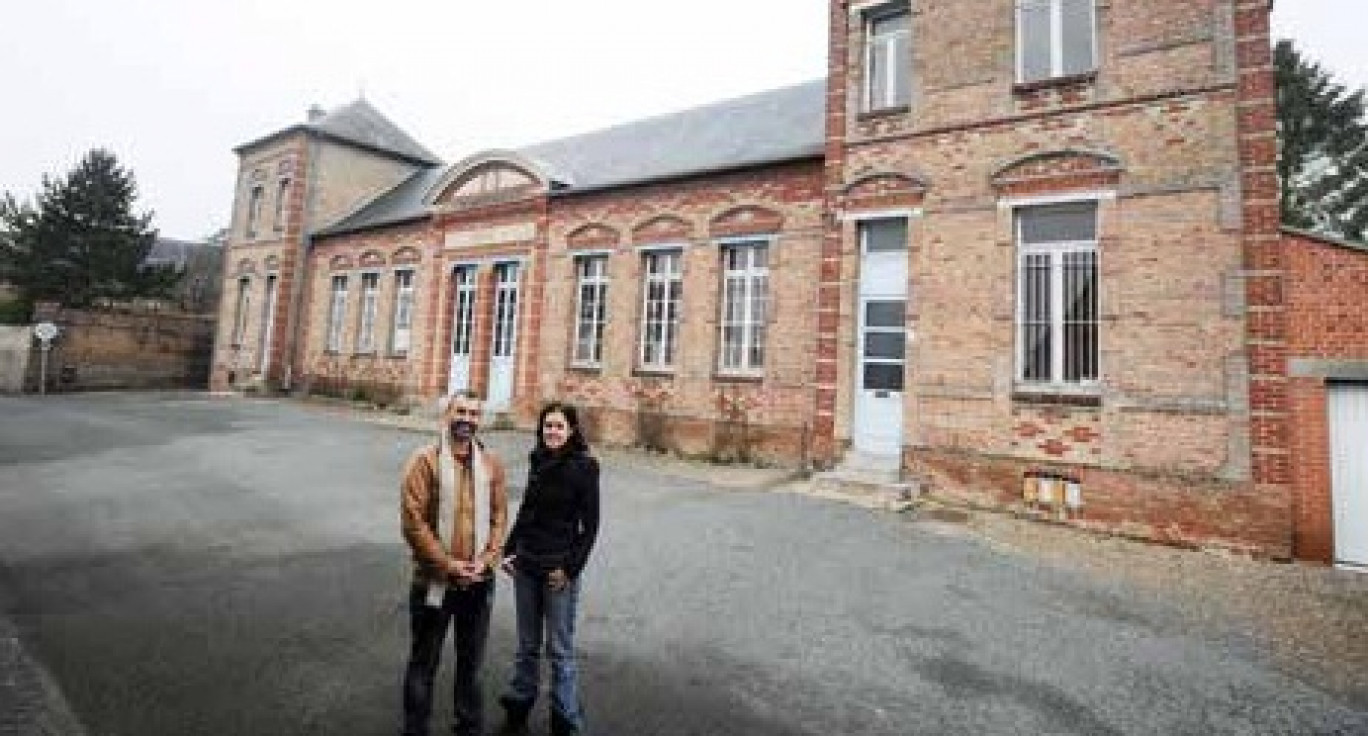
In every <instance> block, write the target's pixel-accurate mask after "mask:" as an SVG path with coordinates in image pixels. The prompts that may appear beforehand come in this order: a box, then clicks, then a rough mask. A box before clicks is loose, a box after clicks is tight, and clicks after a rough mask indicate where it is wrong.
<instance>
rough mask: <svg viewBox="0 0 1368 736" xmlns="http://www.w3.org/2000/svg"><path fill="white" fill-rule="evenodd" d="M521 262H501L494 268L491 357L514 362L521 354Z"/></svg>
mask: <svg viewBox="0 0 1368 736" xmlns="http://www.w3.org/2000/svg"><path fill="white" fill-rule="evenodd" d="M524 270H525V268H524V264H523V262H522V261H521V260H512V261H498V262H496V263H495V264H494V324H493V325H492V332H493V335H491V338H492V343H491V347H490V351H489V352H490V355H491V357H494V358H511V357H513V356H514V355H515V354H516V353H517V350H518V317H519V312H518V308H519V307H520V306H521V305H520V304H519V302H521V301H522V299H523V294H522V278H523V271H524Z"/></svg>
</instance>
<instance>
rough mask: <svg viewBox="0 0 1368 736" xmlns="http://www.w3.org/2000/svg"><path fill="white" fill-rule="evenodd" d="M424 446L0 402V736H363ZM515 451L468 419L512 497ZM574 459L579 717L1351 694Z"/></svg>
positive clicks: (103, 399) (521, 467) (1174, 717)
mask: <svg viewBox="0 0 1368 736" xmlns="http://www.w3.org/2000/svg"><path fill="white" fill-rule="evenodd" d="M390 424H393V425H403V424H412V421H411V420H396V421H392V422H390ZM426 439H427V438H426V436H425V435H424V433H421V432H414V431H410V430H406V429H404V428H403V427H401V426H384V425H380V424H376V423H373V422H369V421H363V417H362V416H360V415H359V414H358V413H356V412H353V411H351V410H350V409H346V408H339V407H335V406H319V405H302V404H299V403H295V402H289V401H274V400H252V399H242V398H233V397H209V396H206V395H196V394H91V395H80V396H70V395H68V396H51V397H46V398H44V399H39V398H37V397H31V398H0V605H2V606H3V607H4V613H5V614H6V616H5V618H6V619H7V621H8V623H6V624H5V625H4V628H0V713H4V714H5V715H3V716H0V734H10V733H16V734H28V733H35V734H37V733H79V732H82V731H81V729H84V732H85V733H90V734H111V735H115V734H117V735H121V736H122V735H125V734H126V735H129V736H133V735H136V736H155V735H158V734H177V735H179V736H184V735H188V734H313V733H318V734H323V733H328V734H339V733H345V734H391V733H394V732H395V731H396V724H397V722H398V705H399V703H398V684H399V678H400V671H401V668H402V666H403V662H404V653H405V649H406V646H407V630H406V626H407V620H406V616H405V613H404V611H403V607H402V600H403V595H404V592H405V585H406V572H407V561H406V555H405V550H404V548H403V545H402V543H401V542H400V537H399V532H398V523H397V511H396V494H397V487H396V485H397V478H398V474H399V470H400V468H401V466H402V464H403V461H404V459H405V458H406V457H407V455H408V454H409V452H410V451H411V450H412V449H414V448H416V447H417V446H419V445H420V444H422V443H423V442H425V441H426ZM528 441H529V438H528V436H527V435H525V434H521V433H516V432H500V433H492V434H490V435H489V442H490V444H491V446H493V447H494V448H496V449H497V450H498V451H500V452H502V453H503V454H504V456H505V457H506V459H507V460H508V461H509V463H510V466H511V469H512V474H511V477H512V478H513V479H514V481H515V483H514V484H515V486H516V485H520V482H519V481H520V479H521V477H522V476H523V474H524V473H525V472H526V464H525V461H524V455H525V453H526V451H527V449H528ZM604 459H605V473H604V477H603V493H604V525H603V533H602V537H601V541H600V546H599V548H598V549H597V551H596V552H595V555H594V558H593V560H592V561H591V564H590V568H589V570H588V572H587V573H586V577H585V580H584V590H583V593H582V609H581V618H580V626H579V639H580V646H581V654H582V657H581V662H582V673H583V674H582V676H583V678H584V690H585V697H586V700H587V710H588V713H589V716H590V719H591V726H592V730H593V732H594V733H596V734H661V735H662V736H666V735H669V736H674V735H685V734H698V735H700V736H701V735H703V734H709V735H712V734H794V735H798V734H871V735H875V734H877V735H883V734H887V735H889V736H891V735H893V734H910V733H937V734H941V733H945V734H955V733H963V734H1018V733H1021V734H1035V733H1051V734H1152V733H1164V734H1187V733H1193V734H1197V733H1200V734H1204V735H1205V734H1246V733H1260V734H1265V733H1268V734H1280V733H1286V734H1324V733H1344V734H1350V733H1368V701H1365V700H1364V699H1362V698H1360V697H1359V696H1358V695H1357V694H1356V693H1355V692H1353V691H1345V690H1344V689H1343V688H1339V689H1336V688H1334V687H1331V686H1329V684H1327V683H1325V682H1319V681H1317V680H1316V679H1315V678H1314V677H1311V676H1307V675H1306V674H1304V673H1297V672H1295V671H1289V670H1288V668H1286V667H1284V666H1282V665H1281V664H1280V662H1279V659H1278V657H1279V654H1278V652H1276V651H1273V650H1271V649H1270V648H1268V647H1267V645H1266V643H1265V641H1264V640H1262V639H1261V638H1260V637H1258V636H1256V635H1253V634H1252V633H1251V632H1250V631H1248V630H1247V629H1245V628H1244V627H1243V626H1242V625H1239V622H1238V621H1234V620H1233V621H1232V625H1231V626H1229V627H1224V626H1221V625H1219V623H1216V624H1213V623H1212V622H1210V621H1208V622H1206V623H1204V624H1203V625H1200V626H1199V625H1194V623H1193V618H1192V617H1191V616H1190V615H1188V614H1187V612H1186V611H1185V610H1184V608H1183V604H1182V602H1181V601H1179V600H1176V599H1170V598H1168V597H1166V596H1165V595H1164V594H1163V593H1162V591H1160V590H1157V589H1155V588H1148V587H1143V586H1135V585H1131V584H1129V583H1127V582H1126V581H1124V580H1120V579H1117V580H1113V579H1110V578H1108V577H1107V576H1105V575H1098V574H1095V571H1087V570H1082V569H1070V568H1068V567H1066V566H1060V565H1056V564H1049V563H1048V562H1047V561H1045V560H1044V559H1036V558H1034V557H1032V556H1030V555H1023V554H1020V553H1018V552H1015V551H1013V550H1012V549H1007V548H1004V547H1003V545H1001V544H997V543H993V542H992V540H990V539H988V538H986V537H984V536H981V535H978V534H975V533H972V532H971V531H964V532H963V533H960V532H958V531H954V530H951V531H947V529H946V528H945V527H944V525H938V524H930V523H919V522H916V521H911V520H910V519H911V518H914V517H915V515H907V514H904V515H899V514H891V513H885V512H878V511H873V510H869V509H864V508H859V507H856V506H852V505H847V504H841V503H836V502H833V501H831V500H827V499H818V498H812V497H807V496H804V495H800V494H791V493H776V492H774V490H772V488H773V486H775V485H776V484H779V483H780V482H781V481H782V480H783V479H782V474H775V473H774V472H772V471H753V472H750V471H738V470H735V469H710V468H708V467H707V466H702V465H695V464H689V463H682V462H679V461H675V460H668V459H662V458H653V457H651V456H646V455H642V454H639V453H629V452H617V451H615V452H607V453H605V454H604ZM714 479H715V480H716V481H717V482H714ZM1358 590H1361V589H1360V588H1353V589H1351V594H1352V595H1358V593H1357V592H1356V591H1358ZM509 593H510V591H509V588H508V586H507V582H506V581H502V582H501V585H500V589H499V591H498V595H497V598H496V611H495V623H494V626H493V631H492V635H491V642H490V647H489V659H488V662H487V667H486V680H487V684H488V687H487V694H488V696H489V697H488V699H489V701H490V705H491V707H492V705H493V697H494V695H495V693H496V692H497V689H498V687H499V684H500V683H501V682H502V680H503V678H504V677H505V676H506V675H507V674H508V671H509V664H510V661H511V654H512V615H513V612H512V606H511V598H512V596H511V595H510V594H509ZM449 677H450V670H449V668H446V669H444V670H443V679H442V680H441V681H440V684H439V692H442V693H445V692H447V691H448V688H449ZM7 698H8V700H7ZM438 702H439V709H438V712H437V714H436V718H437V720H436V722H435V723H434V732H435V733H436V732H441V731H444V730H445V726H446V719H447V718H449V712H450V710H449V705H450V704H449V702H448V698H445V697H443V698H439V701H438ZM7 704H14V707H13V708H6V705H7ZM542 711H544V709H543V708H539V709H538V714H537V718H536V722H535V724H534V725H536V726H537V727H538V728H544V722H545V717H544V712H542ZM63 714H66V716H67V718H66V720H62V719H63V717H64V716H63ZM76 721H79V724H80V725H79V726H77V725H74V724H75V722H76ZM43 723H46V724H48V725H42V724H43ZM54 724H55V725H54ZM40 728H46V729H48V730H46V731H44V730H38V729H40ZM54 729H56V730H54Z"/></svg>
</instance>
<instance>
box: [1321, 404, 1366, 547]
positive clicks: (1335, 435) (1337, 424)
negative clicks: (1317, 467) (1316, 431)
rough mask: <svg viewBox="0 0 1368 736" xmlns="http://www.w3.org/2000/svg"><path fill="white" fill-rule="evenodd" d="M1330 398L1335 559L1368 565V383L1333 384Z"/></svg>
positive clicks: (1331, 483) (1331, 484)
mask: <svg viewBox="0 0 1368 736" xmlns="http://www.w3.org/2000/svg"><path fill="white" fill-rule="evenodd" d="M1327 399H1328V409H1329V414H1330V488H1331V491H1330V493H1331V496H1332V497H1333V501H1332V506H1333V507H1334V513H1335V561H1336V562H1340V563H1343V564H1346V565H1353V566H1355V567H1364V568H1368V384H1339V385H1331V386H1330V389H1329V392H1328V395H1327Z"/></svg>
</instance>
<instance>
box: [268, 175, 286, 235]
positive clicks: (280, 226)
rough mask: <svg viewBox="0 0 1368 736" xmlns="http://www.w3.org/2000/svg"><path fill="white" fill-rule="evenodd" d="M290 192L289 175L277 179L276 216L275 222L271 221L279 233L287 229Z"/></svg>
mask: <svg viewBox="0 0 1368 736" xmlns="http://www.w3.org/2000/svg"><path fill="white" fill-rule="evenodd" d="M289 194H290V179H289V177H281V178H280V179H278V180H277V181H276V201H275V217H274V222H272V223H271V227H272V228H273V229H274V230H275V232H278V233H280V232H284V231H285V218H286V216H287V215H288V212H287V211H286V209H285V203H286V202H287V201H288V198H289Z"/></svg>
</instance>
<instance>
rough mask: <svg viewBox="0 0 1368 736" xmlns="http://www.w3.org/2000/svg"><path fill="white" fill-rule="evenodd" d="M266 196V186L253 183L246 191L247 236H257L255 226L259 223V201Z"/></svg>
mask: <svg viewBox="0 0 1368 736" xmlns="http://www.w3.org/2000/svg"><path fill="white" fill-rule="evenodd" d="M265 198H266V188H265V187H263V186H262V185H260V184H256V183H253V184H252V188H251V190H250V191H249V192H248V193H247V237H248V238H255V237H256V236H257V226H258V225H260V224H261V203H262V200H264V199H265Z"/></svg>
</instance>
